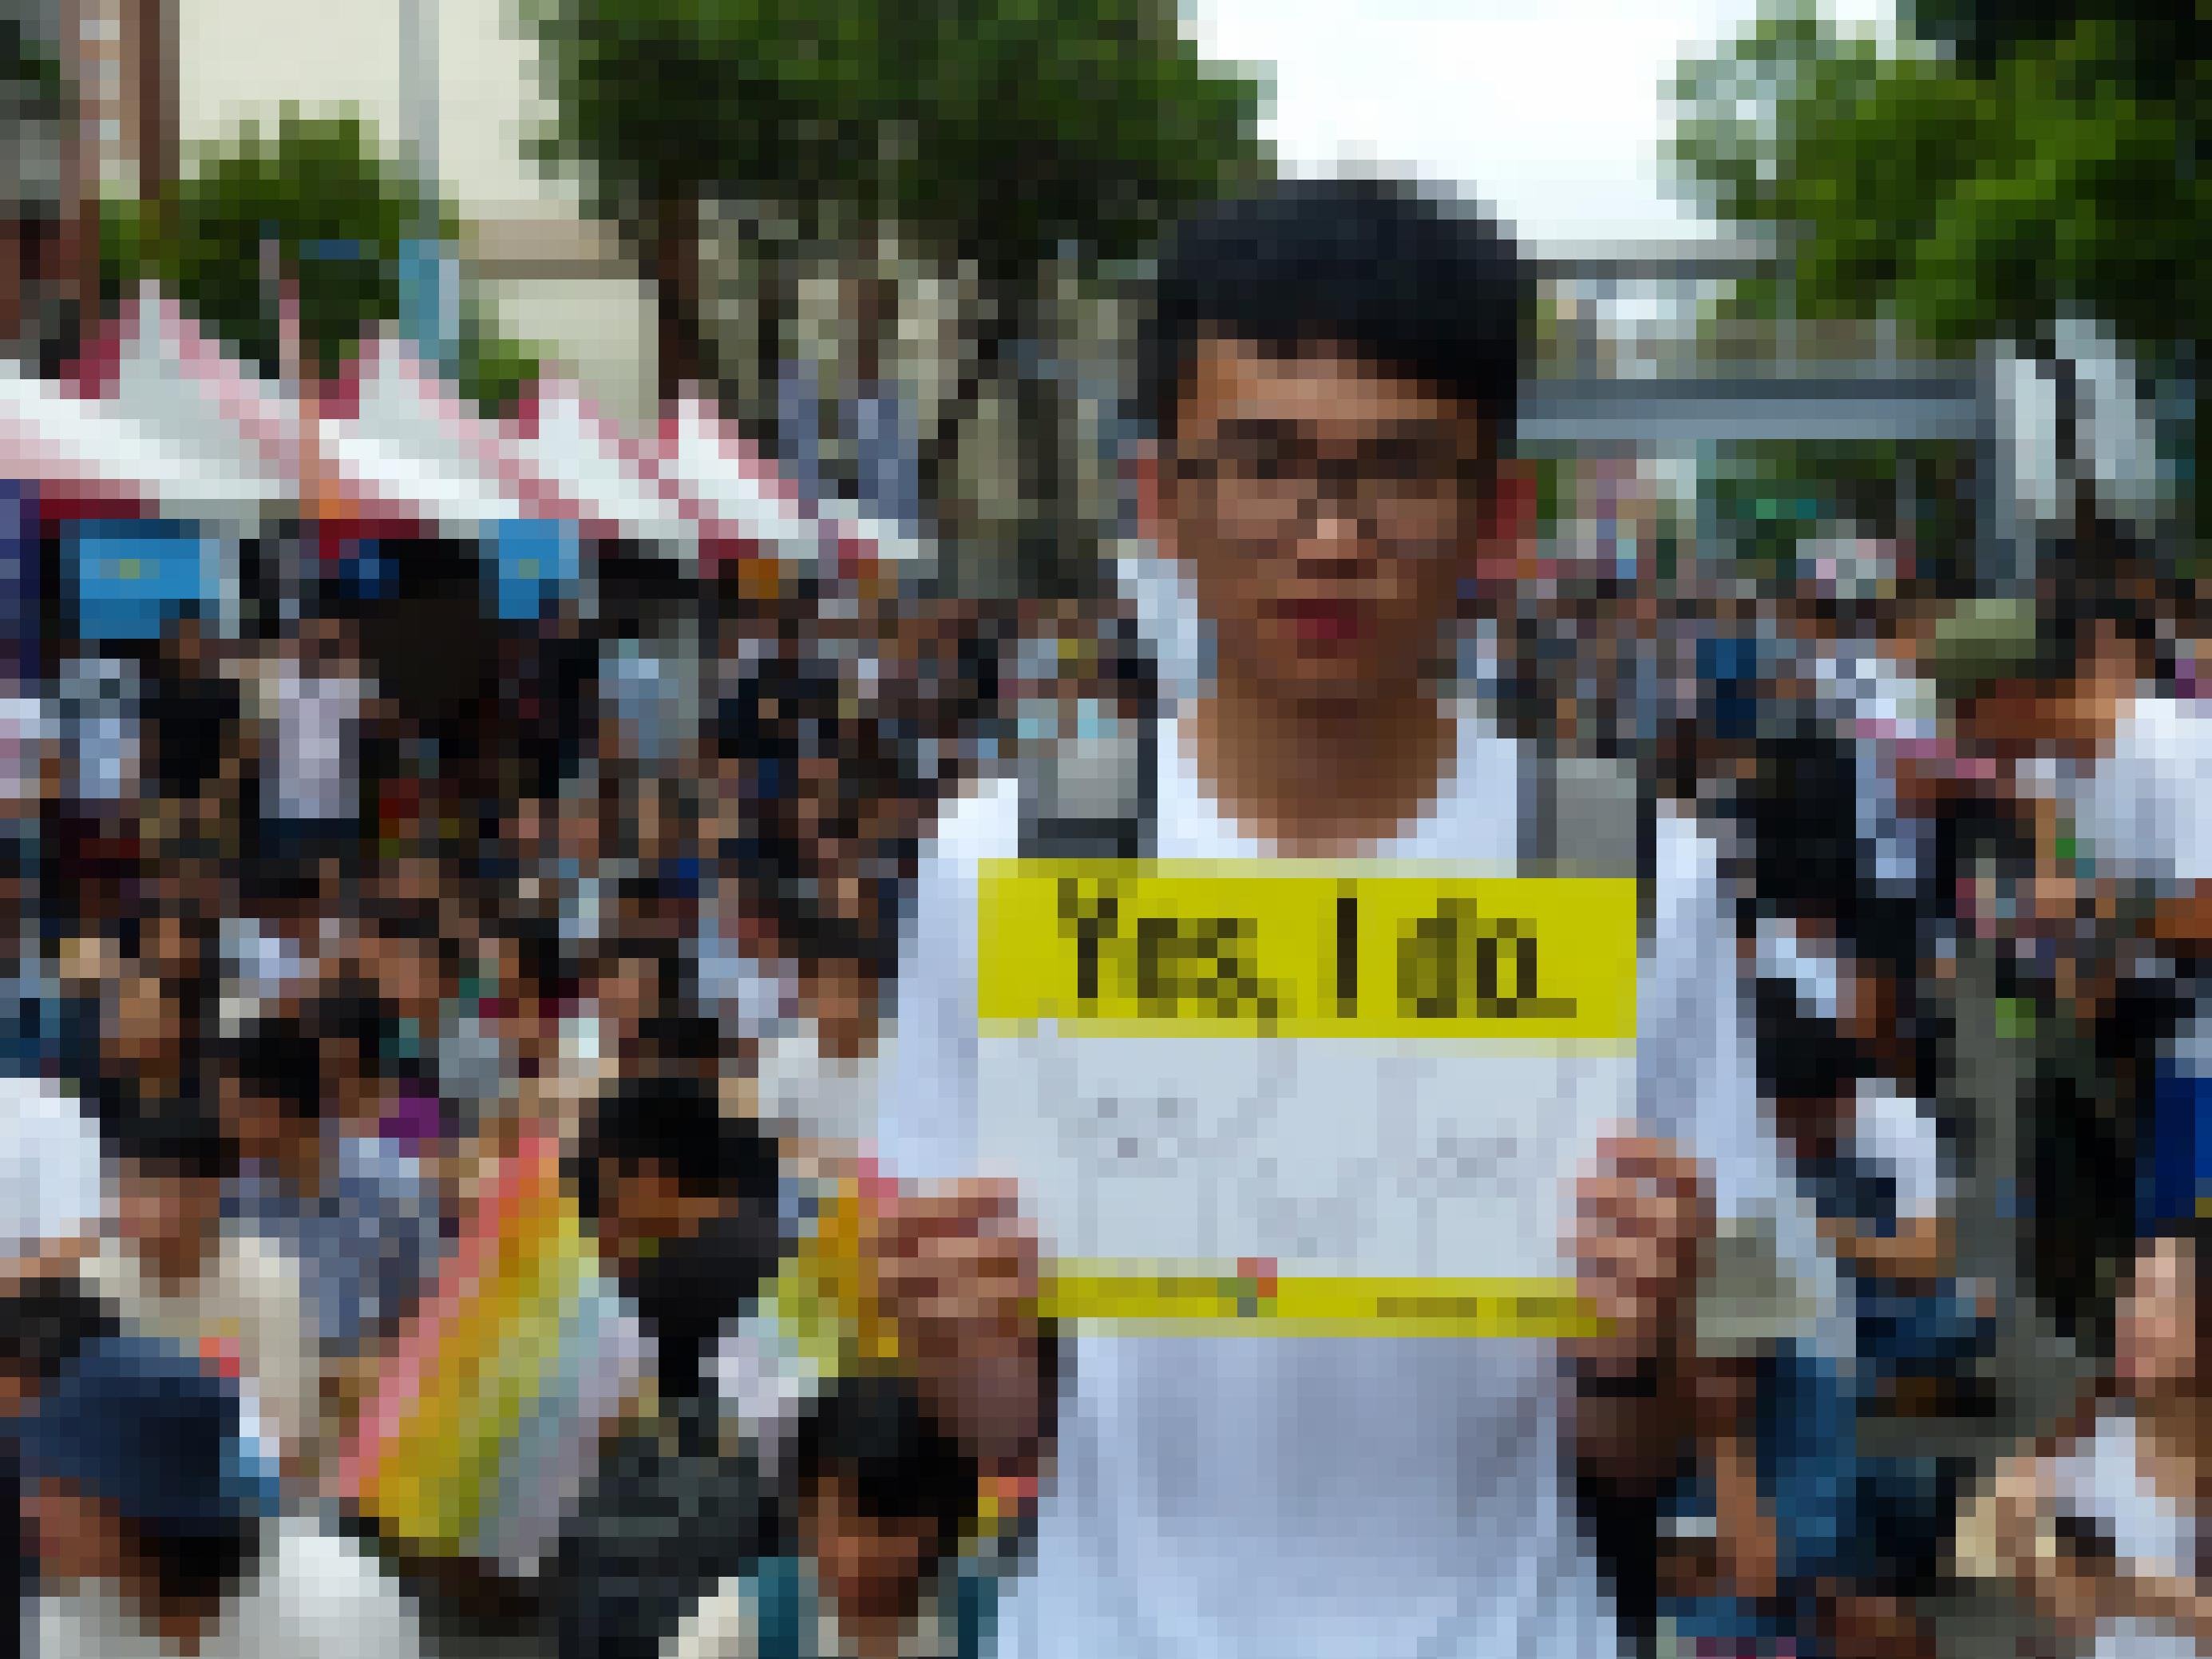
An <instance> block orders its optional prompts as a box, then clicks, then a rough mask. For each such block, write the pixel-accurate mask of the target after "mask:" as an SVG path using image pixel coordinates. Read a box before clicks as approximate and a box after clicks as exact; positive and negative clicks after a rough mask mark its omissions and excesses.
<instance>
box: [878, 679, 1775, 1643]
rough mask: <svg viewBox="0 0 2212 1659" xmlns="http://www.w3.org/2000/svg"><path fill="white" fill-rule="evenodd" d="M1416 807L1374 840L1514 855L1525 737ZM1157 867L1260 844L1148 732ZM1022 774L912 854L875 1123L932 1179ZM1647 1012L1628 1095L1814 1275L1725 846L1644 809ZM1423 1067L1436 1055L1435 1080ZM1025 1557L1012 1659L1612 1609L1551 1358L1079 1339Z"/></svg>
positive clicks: (1468, 757) (901, 1162)
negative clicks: (896, 994)
mask: <svg viewBox="0 0 2212 1659" xmlns="http://www.w3.org/2000/svg"><path fill="white" fill-rule="evenodd" d="M1461 733H1462V741H1461V748H1460V753H1459V757H1458V761H1457V764H1456V766H1455V769H1454V771H1453V773H1452V775H1451V776H1450V778H1449V781H1447V782H1446V784H1445V786H1444V790H1443V796H1442V799H1440V800H1439V801H1438V802H1437V803H1436V805H1435V806H1434V808H1433V809H1432V810H1431V811H1430V812H1429V813H1427V814H1426V815H1425V816H1424V817H1423V818H1421V819H1420V820H1419V822H1417V823H1414V824H1413V825H1412V826H1410V827H1409V828H1408V829H1407V831H1406V832H1405V833H1404V834H1403V835H1401V836H1400V837H1399V838H1398V839H1397V840H1396V841H1395V842H1392V843H1391V844H1389V846H1387V847H1385V848H1381V849H1378V850H1379V855H1381V856H1384V857H1401V858H1409V859H1449V860H1467V861H1472V862H1482V863H1489V864H1502V863H1509V862H1510V861H1511V860H1513V859H1514V858H1515V857H1516V854H1517V852H1518V840H1519V817H1520V815H1519V811H1518V802H1519V800H1520V798H1521V795H1520V767H1521V756H1520V751H1519V750H1518V749H1517V748H1516V746H1515V745H1514V744H1511V743H1510V742H1509V741H1507V740H1505V739H1504V738H1499V737H1498V736H1496V735H1495V734H1493V733H1491V732H1487V731H1486V730H1485V729H1484V728H1483V727H1482V726H1480V724H1479V723H1478V722H1477V721H1476V720H1474V719H1472V718H1464V719H1462V724H1461ZM1161 754H1162V756H1163V758H1164V762H1165V764H1164V767H1163V775H1162V779H1161V787H1160V792H1159V793H1160V799H1159V819H1158V852H1159V854H1160V856H1161V857H1163V858H1186V859H1187V858H1212V859H1223V858H1252V857H1259V856H1263V855H1264V849H1263V848H1261V846H1260V845H1259V844H1258V843H1256V842H1253V841H1252V840H1250V839H1249V838H1247V837H1246V836H1243V834H1242V833H1241V832H1240V831H1239V830H1238V829H1237V828H1236V827H1235V826H1234V825H1233V824H1231V823H1227V822H1225V820H1224V818H1223V816H1222V814H1221V812H1220V811H1219V810H1218V807H1217V806H1216V805H1215V804H1214V803H1213V801H1212V799H1210V797H1209V796H1208V794H1207V792H1206V789H1205V788H1204V787H1203V785H1202V784H1201V783H1200V780H1199V779H1198V778H1197V776H1196V775H1195V774H1194V770H1193V769H1192V768H1191V766H1190V765H1189V763H1188V761H1187V760H1186V759H1185V758H1184V755H1183V750H1182V745H1181V744H1180V743H1179V742H1177V741H1176V735H1175V732H1174V729H1173V728H1172V726H1170V728H1169V729H1168V730H1167V732H1165V733H1164V738H1163V742H1162V744H1161ZM1018 842H1019V803H1018V796H1017V794H1016V792H1015V790H1014V789H1013V787H1012V786H1011V785H1008V784H1004V783H1001V784H1000V785H997V786H994V787H987V788H986V789H985V790H983V791H982V792H981V793H977V794H975V795H974V796H971V797H970V798H969V799H966V800H964V801H963V802H962V803H960V804H959V805H958V806H957V809H955V810H953V811H951V812H950V813H949V814H948V816H947V818H946V821H945V823H943V824H942V825H941V826H940V829H939V835H938V837H937V841H936V842H935V844H934V845H933V848H932V849H931V851H930V853H929V854H928V855H927V858H926V860H925V863H924V868H923V871H922V873H921V879H920V882H919V885H918V890H917V894H916V912H915V922H914V926H913V929H912V932H911V933H910V934H909V938H908V945H909V951H908V961H907V962H906V963H905V964H904V967H903V970H902V977H901V980H900V1006H899V1016H898V1029H897V1032H896V1041H895V1042H893V1044H892V1046H891V1048H890V1052H889V1054H888V1056H887V1087H886V1089H885V1091H884V1099H883V1104H882V1109H881V1115H880V1119H879V1122H878V1139H879V1145H880V1146H881V1150H882V1152H883V1154H884V1159H885V1162H886V1164H887V1165H888V1167H889V1168H890V1170H892V1171H894V1172H896V1173H897V1174H899V1175H900V1176H906V1177H909V1178H922V1179H934V1178H942V1177H946V1176H957V1175H959V1174H963V1173H965V1172H966V1171H967V1170H969V1169H970V1168H972V1167H973V1164H974V1161H975V1115H976V1114H975V1073H976V1063H977V1053H976V1024H975V885H974V878H975V864H976V861H977V860H981V859H985V858H994V857H1010V856H1013V855H1015V854H1017V853H1018ZM1654 899H1655V917H1656V920H1655V926H1654V928H1653V933H1652V941H1651V944H1650V947H1649V949H1648V950H1647V951H1646V954H1645V963H1644V978H1643V992H1642V995H1641V998H1640V1006H1639V1029H1640V1036H1639V1041H1638V1109H1639V1111H1640V1114H1641V1115H1642V1116H1643V1118H1644V1121H1645V1123H1646V1125H1647V1127H1649V1128H1650V1129H1651V1130H1653V1131H1655V1132H1656V1133H1662V1134H1668V1135H1671V1136H1674V1137H1675V1138H1677V1139H1679V1140H1680V1141H1681V1142H1682V1143H1683V1144H1684V1145H1686V1146H1688V1147H1691V1148H1692V1149H1694V1150H1695V1151H1696V1152H1699V1153H1700V1154H1701V1155H1703V1156H1705V1158H1708V1159H1709V1160H1710V1162H1711V1167H1712V1170H1713V1176H1714V1182H1715V1188H1716V1195H1717V1200H1718V1201H1719V1204H1720V1206H1721V1207H1722V1210H1723V1212H1724V1213H1732V1214H1742V1213H1747V1212H1765V1213H1767V1214H1769V1215H1772V1216H1774V1217H1775V1218H1776V1220H1777V1222H1778V1231H1779V1232H1780V1233H1782V1234H1783V1235H1784V1237H1785V1238H1786V1240H1787V1244H1786V1249H1787V1251H1788V1255H1789V1258H1790V1260H1791V1261H1793V1262H1794V1263H1802V1264H1803V1265H1804V1267H1808V1268H1809V1267H1816V1266H1817V1263H1818V1261H1819V1247H1818V1244H1817V1242H1816V1241H1815V1240H1814V1237H1813V1235H1812V1231H1811V1228H1810V1225H1809V1218H1808V1217H1807V1216H1806V1215H1805V1214H1804V1212H1803V1211H1802V1207H1801V1206H1796V1204H1795V1203H1794V1202H1792V1201H1790V1200H1789V1199H1787V1198H1786V1197H1785V1194H1788V1192H1789V1188H1788V1187H1787V1185H1786V1183H1785V1182H1784V1177H1783V1173H1782V1169H1781V1165H1780V1163H1779V1160H1778V1154H1777V1149H1776V1147H1775V1146H1774V1143H1773V1141H1772V1139H1771V1136H1770V1135H1768V1134H1767V1133H1765V1128H1764V1127H1763V1125H1762V1123H1761V1121H1760V1115H1759V1106H1758V1100H1757V1095H1756V1091H1755V1084H1754V1080H1753V1075H1752V1073H1751V1070H1750V1066H1749V1064H1748V1056H1747V1037H1748V1031H1747V1024H1746V1022H1745V1021H1744V1020H1743V1018H1742V1017H1741V1009H1740V1007H1739V1006H1738V1002H1739V1000H1738V996H1737V990H1736V986H1737V974H1736V969H1735V939H1734V930H1733V928H1732V927H1731V926H1730V925H1729V921H1728V920H1727V914H1726V910H1725V908H1724V907H1723V904H1722V902H1721V896H1720V890H1719V886H1718V878H1717V865H1716V857H1715V852H1714V848H1712V846H1711V843H1710V842H1707V841H1705V838H1704V837H1703V836H1699V834H1698V833H1697V832H1696V830H1695V829H1694V828H1693V827H1692V825H1691V824H1689V823H1686V822H1685V821H1683V820H1680V819H1677V818H1671V817H1668V818H1662V823H1661V827H1660V835H1659V845H1658V849H1657V870H1656V892H1655V894H1654ZM1437 1069H1438V1070H1442V1069H1443V1068H1441V1067H1439V1068H1437ZM1074 1350H1075V1352H1074V1356H1073V1373H1074V1383H1073V1392H1072V1395H1071V1396H1070V1398H1069V1400H1068V1401H1067V1402H1066V1407H1065V1408H1064V1410H1063V1413H1062V1416H1061V1422H1060V1442H1059V1447H1058V1455H1057V1460H1056V1468H1055V1474H1054V1481H1053V1483H1052V1486H1051V1490H1050V1491H1048V1493H1047V1494H1046V1498H1045V1502H1044V1505H1043V1509H1042V1515H1041V1516H1040V1523H1039V1525H1040V1533H1039V1539H1038V1546H1037V1559H1036V1565H1035V1567H1034V1568H1033V1569H1032V1570H1031V1571H1030V1574H1029V1575H1028V1576H1026V1577H1024V1579H1023V1580H1022V1581H1021V1582H1020V1583H1018V1584H1017V1585H1016V1586H1015V1587H1014V1588H1013V1589H1012V1594H1011V1595H1010V1598H1009V1600H1008V1601H1006V1603H1005V1604H1004V1606H1003V1607H1002V1610H1001V1614H1000V1638H999V1639H1000V1655H1001V1656H1002V1659H1045V1656H1052V1659H1109V1656H1111V1659H1155V1656H1158V1659H1185V1656H1188V1659H1236V1656H1244V1655H1250V1656H1267V1659H1304V1656H1311V1659H1324V1656H1326V1659H1337V1656H1341V1655H1346V1654H1359V1655H1362V1656H1373V1659H1413V1656H1415V1655H1420V1656H1425V1659H1429V1656H1433V1659H1478V1656H1479V1659H1592V1656H1600V1659H1601V1656H1604V1655H1607V1654H1610V1653H1612V1652H1613V1651H1615V1642H1616V1637H1615V1631H1614V1624H1613V1616H1612V1613H1611V1612H1610V1611H1609V1609H1608V1608H1607V1605H1606V1602H1605V1598H1604V1595H1603V1593H1602V1591H1601V1587H1600V1583H1599V1579H1598V1576H1597V1572H1596V1570H1595V1565H1594V1564H1593V1563H1592V1561H1591V1559H1589V1551H1588V1549H1587V1547H1586V1546H1585V1544H1584V1543H1583V1540H1582V1539H1581V1537H1580V1534H1579V1532H1578V1529H1577V1525H1576V1522H1575V1518H1574V1516H1573V1514H1572V1512H1571V1508H1570V1504H1571V1497H1570V1494H1569V1492H1568V1491H1567V1490H1566V1486H1565V1481H1564V1480H1563V1479H1562V1475H1561V1464H1560V1459H1561V1457H1562V1455H1563V1451H1564V1448H1563V1446H1562V1443H1561V1431H1562V1412H1563V1407H1564V1405H1565V1391H1564V1388H1563V1385H1562V1383H1561V1382H1560V1380H1559V1368H1558V1364H1557V1352H1556V1348H1555V1347H1554V1346H1553V1345H1551V1344H1548V1343H1544V1342H1538V1341H1527V1340H1486V1341H1480V1342H1470V1341H1458V1340H1429V1339H1423V1340H1406V1341H1393V1340H1371V1341H1369V1340H1328V1339H1313V1338H1293V1339H1268V1340H1254V1339H1248V1338H1203V1337H1201V1338H1153V1337H1118V1336H1117V1337H1097V1336H1091V1335H1083V1336H1079V1337H1077V1338H1076V1339H1075V1340H1074Z"/></svg>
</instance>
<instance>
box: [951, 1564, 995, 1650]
mask: <svg viewBox="0 0 2212 1659" xmlns="http://www.w3.org/2000/svg"><path fill="white" fill-rule="evenodd" d="M955 1591H956V1595H957V1603H956V1607H955V1615H954V1616H955V1618H956V1620H957V1626H956V1640H957V1646H956V1647H955V1649H954V1651H955V1652H957V1654H958V1655H959V1659H983V1656H984V1655H986V1654H987V1653H989V1652H991V1651H992V1650H994V1648H995V1647H996V1646H997V1644H996V1643H995V1642H994V1640H993V1638H994V1636H995V1635H996V1633H997V1630H998V1623H999V1584H998V1580H997V1579H995V1578H994V1577H992V1576H991V1575H990V1574H989V1573H987V1572H984V1571H978V1570H977V1569H975V1568H974V1567H972V1566H968V1565H963V1566H962V1567H961V1569H960V1571H959V1573H958V1575H957V1581H956V1584H955Z"/></svg>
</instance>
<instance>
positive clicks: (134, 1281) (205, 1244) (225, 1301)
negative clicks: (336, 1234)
mask: <svg viewBox="0 0 2212 1659" xmlns="http://www.w3.org/2000/svg"><path fill="white" fill-rule="evenodd" d="M110 1117H111V1121H110V1122H109V1123H108V1124H107V1126H106V1130H107V1139H108V1142H109V1150H110V1152H111V1154H112V1165H111V1168H112V1172H113V1177H114V1190H115V1218H114V1221H115V1225H114V1226H113V1227H112V1230H110V1231H109V1232H108V1235H107V1236H106V1237H103V1238H102V1239H101V1240H100V1246H99V1249H97V1250H96V1251H95V1252H94V1254H93V1255H92V1257H91V1258H90V1260H88V1261H87V1262H86V1264H85V1277H86V1278H87V1279H88V1280H89V1282H90V1283H91V1285H93V1286H94V1288H95V1289H97V1290H98V1291H100V1293H101V1294H102V1295H104V1296H105V1297H106V1298H107V1299H108V1301H109V1302H110V1303H111V1304H113V1305H114V1307H115V1308H116V1309H117V1310H118V1312H119V1313H120V1314H121V1315H122V1316H123V1317H124V1318H125V1320H126V1321H127V1322H129V1323H130V1324H131V1326H132V1327H133V1328H136V1329H137V1330H138V1331H140V1332H142V1333H143V1334H146V1335H149V1336H154V1337H158V1338H160V1339H161V1340H164V1341H167V1342H171V1343H174V1344H175V1345H176V1346H179V1348H181V1349H183V1350H184V1351H185V1352H187V1353H191V1354H194V1355H197V1356H198V1357H199V1358H200V1359H201V1360H202V1361H203V1362H204V1363H206V1364H212V1365H213V1366H215V1367H216V1369H217V1370H220V1371H221V1372H222V1374H223V1375H225V1376H230V1377H231V1378H233V1379H234V1381H235V1382H236V1383H238V1385H239V1389H240V1395H241V1397H242V1398H243V1399H244V1400H246V1401H248V1402H250V1403H249V1411H248V1414H249V1416H250V1417H251V1418H252V1419H254V1420H253V1423H252V1427H253V1429H254V1430H255V1431H257V1432H258V1434H259V1435H260V1437H262V1438H263V1440H264V1443H265V1444H264V1449H265V1450H266V1451H267V1453H268V1454H269V1456H270V1462H272V1463H274V1464H276V1466H277V1467H279V1468H282V1469H283V1470H284V1471H285V1472H286V1473H287V1474H295V1475H298V1474H305V1473H306V1471H307V1468H308V1466H309V1462H310V1460H311V1458H312V1457H313V1454H314V1452H315V1443H316V1440H317V1436H318V1431H319V1425H320V1419H321V1401H320V1389H321V1378H322V1362H321V1358H320V1355H319V1350H318V1349H317V1348H316V1346H315V1340H314V1334H313V1325H312V1324H311V1323H310V1322H309V1319H308V1316H307V1306H306V1301H305V1294H304V1291H302V1288H301V1273H300V1266H299V1264H298V1263H297V1262H296V1261H293V1260H292V1259H291V1258H290V1257H289V1256H288V1255H285V1254H284V1253H283V1251H282V1250H281V1249H278V1248H277V1247H276V1245H275V1244H274V1243H270V1241H268V1240H265V1239H261V1238H256V1237H249V1236H247V1235H246V1234H243V1233H240V1232H239V1231H234V1230H232V1229H228V1228H226V1227H224V1226H223V1225H222V1198H223V1193H224V1191H225V1188H226V1186H227V1184H228V1182H230V1181H231V1180H233V1179H234V1177H235V1176H236V1175H237V1173H238V1162H239V1159H238V1148H237V1146H236V1144H235V1143H234V1142H233V1141H231V1140H230V1139H229V1138H228V1136H227V1135H225V1134H224V1133H223V1132H222V1125H221V1122H220V1121H219V1119H218V1118H217V1116H216V1114H215V1113H214V1112H213V1111H212V1110H210V1109H204V1108H202V1107H200V1106H199V1105H197V1103H194V1102H191V1101H189V1100H177V1101H170V1102H160V1103H140V1102H137V1101H133V1100H130V1099H128V1098H124V1097H118V1100H117V1102H116V1103H115V1109H114V1110H113V1111H112V1113H111V1114H110Z"/></svg>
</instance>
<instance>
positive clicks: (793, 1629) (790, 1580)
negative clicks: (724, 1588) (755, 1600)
mask: <svg viewBox="0 0 2212 1659" xmlns="http://www.w3.org/2000/svg"><path fill="white" fill-rule="evenodd" d="M753 1584H754V1587H755V1589H756V1590H757V1593H758V1595H759V1597H760V1601H759V1630H760V1649H759V1656H760V1659H806V1647H805V1632H806V1631H807V1630H808V1628H809V1626H810V1624H811V1620H810V1619H809V1615H810V1614H811V1613H812V1612H813V1609H812V1608H811V1607H807V1606H805V1605H803V1604H804V1603H805V1601H806V1600H807V1598H806V1596H805V1587H804V1586H803V1585H802V1584H801V1583H799V1558H798V1557H797V1556H794V1555H771V1556H769V1557H767V1558H765V1559H763V1561H762V1562H761V1564H760V1567H759V1570H758V1571H757V1572H756V1574H755V1575H754V1578H753Z"/></svg>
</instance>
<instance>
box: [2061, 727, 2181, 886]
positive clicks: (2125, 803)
mask: <svg viewBox="0 0 2212 1659" xmlns="http://www.w3.org/2000/svg"><path fill="white" fill-rule="evenodd" d="M2075 813H2076V817H2075V833H2076V834H2077V835H2079V836H2081V839H2082V840H2083V841H2084V842H2087V848H2086V849H2085V850H2087V852H2088V854H2090V856H2091V857H2092V858H2093V860H2095V861H2096V863H2097V865H2098V866H2100V871H2099V872H2100V874H2101V873H2105V872H2106V866H2109V868H2110V873H2112V874H2114V875H2133V876H2138V877H2142V878H2148V879H2150V880H2153V881H2163V882H2183V881H2203V880H2204V879H2205V878H2208V877H2212V708H2207V707H2206V706H2205V705H2204V704H2203V703H2197V702H2182V701H2181V700H2179V699H2178V698H2173V697H2139V698H2137V699H2136V701H2135V702H2132V703H2130V705H2129V706H2128V708H2126V710H2125V711H2124V712H2123V714H2121V716H2120V720H2119V724H2118V727H2117V728H2116V729H2115V730H2114V732H2113V734H2112V743H2111V744H2110V745H2109V746H2108V747H2107V749H2106V751H2105V753H2104V754H2103V755H2102V756H2101V757H2100V758H2099V760H2098V761H2097V763H2096V765H2095V766H2094V767H2093V768H2092V769H2090V771H2089V774H2088V775H2087V777H2086V778H2085V779H2083V780H2082V781H2081V785H2080V787H2079V788H2078V791H2077V792H2075Z"/></svg>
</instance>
